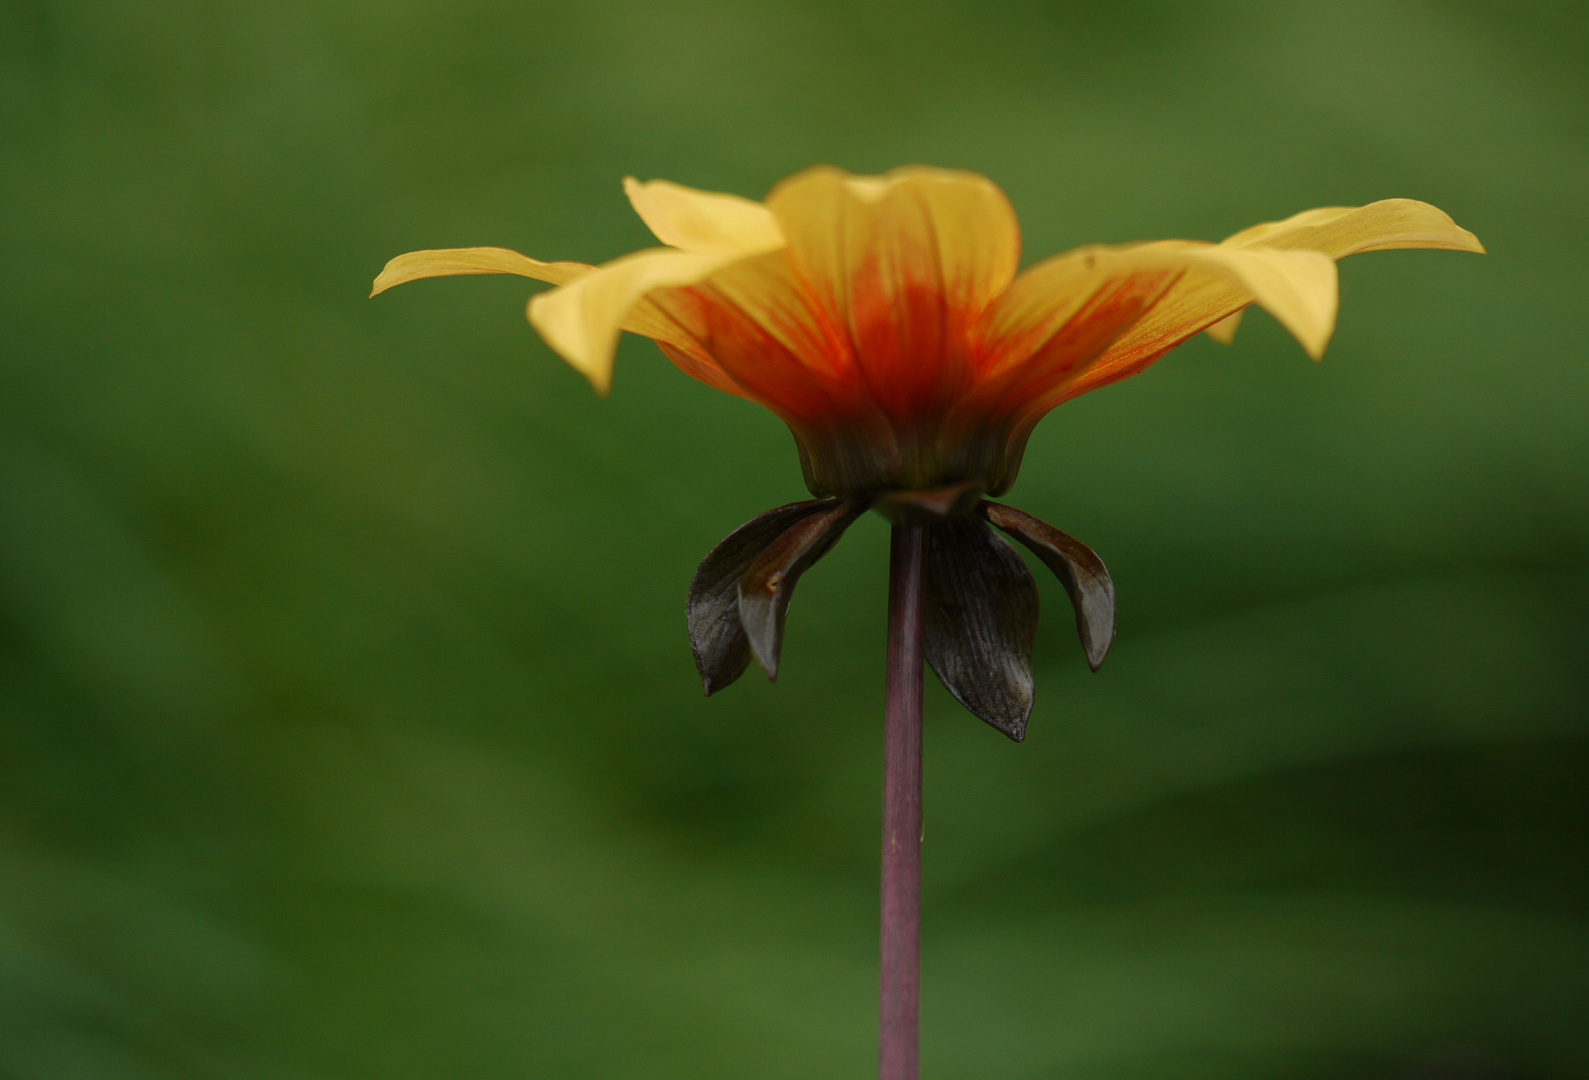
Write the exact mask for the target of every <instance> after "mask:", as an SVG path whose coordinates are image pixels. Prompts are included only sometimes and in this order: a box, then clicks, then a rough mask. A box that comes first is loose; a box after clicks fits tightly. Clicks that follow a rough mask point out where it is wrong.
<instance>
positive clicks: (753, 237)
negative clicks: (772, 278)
mask: <svg viewBox="0 0 1589 1080" xmlns="http://www.w3.org/2000/svg"><path fill="white" fill-rule="evenodd" d="M623 189H624V191H625V193H627V194H628V196H629V202H630V203H631V204H633V206H634V209H635V213H637V214H639V215H640V219H641V220H642V221H644V222H645V223H646V226H647V227H648V228H649V229H650V230H651V231H652V232H653V233H655V234H656V238H657V239H658V240H660V241H662V242H663V243H664V244H668V245H670V246H672V247H676V248H678V249H679V250H681V251H688V252H692V253H694V254H696V255H755V254H759V253H760V252H763V251H772V250H774V249H776V248H780V247H783V232H782V231H781V230H780V229H779V228H778V221H777V219H776V218H774V217H773V215H772V211H771V210H769V209H767V207H765V206H763V205H762V204H761V203H759V202H752V201H751V200H750V199H742V198H740V197H739V196H738V195H721V194H718V193H716V192H711V191H696V190H695V189H694V188H687V187H682V186H680V185H678V184H672V183H669V182H668V181H666V180H652V181H650V182H649V183H644V184H642V183H641V182H640V181H638V180H636V179H635V178H634V177H632V176H626V177H624V181H623Z"/></svg>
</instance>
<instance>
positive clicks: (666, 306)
mask: <svg viewBox="0 0 1589 1080" xmlns="http://www.w3.org/2000/svg"><path fill="white" fill-rule="evenodd" d="M646 303H647V304H650V305H654V306H655V307H656V309H657V311H658V312H660V313H662V314H663V315H665V316H666V317H668V318H669V319H671V320H672V321H673V322H674V323H675V324H676V325H677V326H678V327H679V328H680V329H681V331H682V332H683V333H685V334H687V335H689V338H690V339H691V340H692V341H694V342H697V343H698V347H699V349H700V351H701V353H702V354H703V355H705V356H708V357H710V358H711V360H712V361H713V363H714V364H715V365H716V366H717V368H718V369H720V370H721V371H722V372H723V373H725V375H726V376H727V377H728V378H729V379H731V380H732V381H733V382H734V384H735V385H737V386H738V387H740V388H741V390H742V391H743V392H744V393H745V394H746V396H748V397H750V398H752V399H753V400H755V401H758V402H760V403H761V404H763V405H765V406H766V407H767V408H769V409H771V410H772V411H773V412H775V413H777V414H778V415H779V416H780V417H782V418H783V419H784V420H785V421H786V422H787V423H789V424H790V425H791V426H792V427H795V428H801V427H806V426H811V425H816V426H823V425H831V424H835V423H846V424H855V423H862V422H864V423H867V424H869V425H871V426H875V425H876V423H877V422H878V421H880V420H881V414H880V413H879V412H878V410H877V406H876V404H875V402H874V401H873V399H872V397H871V395H870V393H869V391H868V388H867V386H866V383H865V380H864V379H863V378H861V377H860V373H859V371H858V365H857V362H856V360H855V357H854V354H853V350H852V348H851V346H850V343H849V339H848V337H847V336H846V335H845V334H844V332H843V330H842V329H841V328H840V327H838V326H836V325H835V324H834V322H833V320H832V318H831V316H830V314H829V313H828V312H827V310H826V308H825V307H824V305H823V304H822V303H821V301H820V300H819V298H817V297H816V296H815V295H814V293H813V291H812V289H811V286H810V285H809V283H807V282H806V280H805V279H804V278H803V277H802V276H801V275H800V274H799V272H798V271H797V270H796V269H795V267H794V266H793V264H792V262H791V261H790V259H789V256H788V253H787V252H786V251H772V252H766V253H764V254H761V255H755V256H751V257H750V258H745V259H737V260H735V261H734V262H733V263H732V264H730V265H727V266H724V267H723V268H721V269H719V270H718V271H716V272H715V273H713V274H712V275H711V276H710V277H709V278H708V279H706V280H703V281H701V282H699V283H697V284H695V285H692V286H688V287H685V288H679V289H660V290H658V291H656V292H654V293H652V294H651V296H650V297H648V298H647V300H646ZM862 417H867V418H868V419H866V420H865V421H863V420H862V419H861V418H862Z"/></svg>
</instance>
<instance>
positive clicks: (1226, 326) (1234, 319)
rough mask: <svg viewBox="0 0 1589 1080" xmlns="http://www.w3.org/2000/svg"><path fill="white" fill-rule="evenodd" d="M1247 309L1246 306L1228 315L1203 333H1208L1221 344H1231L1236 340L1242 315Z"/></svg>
mask: <svg viewBox="0 0 1589 1080" xmlns="http://www.w3.org/2000/svg"><path fill="white" fill-rule="evenodd" d="M1245 310H1246V309H1245V308H1244V309H1242V311H1238V312H1236V313H1235V314H1234V315H1226V316H1225V317H1224V318H1223V319H1221V320H1219V321H1218V322H1217V323H1215V324H1214V325H1213V326H1210V327H1209V328H1208V329H1207V330H1204V331H1203V333H1205V334H1207V335H1208V336H1209V337H1211V338H1213V339H1214V340H1215V341H1217V342H1219V343H1220V344H1221V345H1229V344H1230V343H1231V342H1233V341H1235V340H1236V331H1237V330H1239V329H1241V316H1242V313H1243V311H1245Z"/></svg>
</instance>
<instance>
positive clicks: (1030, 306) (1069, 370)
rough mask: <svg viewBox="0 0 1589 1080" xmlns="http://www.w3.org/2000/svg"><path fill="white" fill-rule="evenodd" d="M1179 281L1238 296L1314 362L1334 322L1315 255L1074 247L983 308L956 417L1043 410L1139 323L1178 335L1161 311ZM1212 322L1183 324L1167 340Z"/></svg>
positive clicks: (1329, 272)
mask: <svg viewBox="0 0 1589 1080" xmlns="http://www.w3.org/2000/svg"><path fill="white" fill-rule="evenodd" d="M1188 279H1192V280H1196V281H1201V282H1204V283H1210V284H1212V285H1213V286H1214V287H1215V288H1219V289H1223V290H1225V291H1226V292H1228V293H1230V294H1232V295H1233V296H1239V297H1240V298H1241V300H1240V302H1239V303H1236V304H1233V305H1231V307H1232V309H1234V308H1239V307H1240V306H1242V305H1243V304H1246V303H1251V302H1253V301H1254V300H1256V301H1257V302H1258V303H1259V304H1261V305H1263V306H1264V307H1265V308H1267V309H1268V310H1269V311H1270V312H1272V313H1273V314H1274V315H1275V317H1276V318H1277V319H1278V320H1279V321H1280V322H1281V323H1282V324H1283V325H1284V326H1285V327H1286V328H1287V329H1288V330H1290V331H1291V332H1292V334H1294V335H1295V336H1296V337H1297V339H1298V340H1299V341H1301V342H1302V345H1303V347H1304V348H1306V349H1307V350H1308V352H1309V354H1310V355H1313V356H1317V355H1319V354H1320V353H1322V351H1323V348H1324V345H1325V343H1326V342H1327V341H1328V340H1329V337H1330V332H1331V330H1332V329H1333V327H1334V324H1335V309H1336V277H1335V263H1334V262H1332V261H1331V260H1330V258H1329V257H1328V256H1327V255H1324V254H1321V253H1319V252H1316V251H1279V250H1274V249H1270V248H1250V249H1235V248H1225V247H1222V246H1219V245H1215V244H1199V243H1193V242H1190V241H1179V240H1169V241H1163V242H1160V243H1154V244H1139V245H1134V246H1129V247H1103V246H1096V247H1087V248H1080V249H1077V250H1076V251H1071V252H1067V253H1065V254H1063V255H1058V256H1055V257H1054V258H1052V259H1049V260H1046V261H1045V262H1042V263H1039V264H1038V265H1037V266H1034V267H1032V268H1031V269H1030V270H1028V271H1027V272H1026V273H1024V274H1022V275H1021V276H1020V278H1018V279H1017V280H1016V282H1015V283H1014V284H1013V285H1012V286H1011V287H1010V289H1009V290H1008V291H1007V292H1006V293H1005V294H1004V295H1003V296H1001V297H1000V298H999V299H998V301H997V302H996V303H995V304H994V305H993V307H991V308H990V309H989V310H988V313H987V315H986V316H985V317H984V319H983V322H982V324H981V325H980V326H979V327H978V337H979V340H980V344H979V365H980V367H981V370H982V377H981V379H980V380H979V385H978V387H977V390H976V391H975V393H974V394H973V395H972V396H971V397H969V398H968V399H967V405H966V407H965V411H967V412H968V413H972V414H974V413H976V412H977V411H979V410H991V411H993V412H996V413H1000V414H1002V413H1005V412H1006V411H1010V412H1021V413H1027V414H1034V413H1035V415H1041V414H1042V413H1043V412H1046V411H1048V409H1050V408H1052V407H1053V404H1054V403H1055V402H1054V401H1053V398H1054V396H1055V395H1056V394H1063V395H1064V396H1065V397H1069V396H1073V395H1071V394H1070V393H1069V391H1068V389H1067V387H1069V386H1070V385H1071V384H1072V383H1074V382H1076V381H1079V380H1086V379H1087V378H1090V377H1091V374H1092V371H1093V370H1095V368H1096V365H1098V364H1100V363H1101V362H1102V359H1101V358H1103V357H1107V356H1108V355H1110V354H1111V353H1112V352H1113V351H1114V350H1115V349H1116V348H1117V347H1118V342H1119V341H1121V340H1124V339H1125V338H1127V337H1131V336H1133V335H1137V334H1138V333H1139V331H1140V328H1141V327H1142V326H1143V325H1145V324H1148V323H1154V322H1161V323H1162V325H1163V327H1165V328H1166V329H1165V330H1163V331H1161V332H1162V333H1175V332H1180V331H1181V330H1182V328H1183V326H1184V324H1185V322H1186V321H1187V313H1186V312H1184V311H1181V310H1179V309H1177V308H1170V309H1168V310H1167V309H1166V305H1169V304H1171V303H1172V301H1174V300H1175V298H1176V297H1178V296H1184V295H1187V294H1186V291H1185V289H1184V283H1185V282H1186V281H1187V280H1188ZM1166 290H1168V291H1166ZM1192 295H1194V296H1195V295H1197V294H1195V293H1194V294H1192ZM1220 314H1228V311H1226V312H1221V313H1220ZM1214 321H1215V319H1214V318H1209V319H1206V320H1205V321H1204V322H1203V323H1202V324H1201V325H1193V326H1191V327H1189V328H1185V329H1184V332H1182V333H1181V336H1180V337H1179V338H1176V339H1175V343H1177V344H1178V343H1179V342H1180V341H1182V340H1184V339H1185V338H1186V337H1189V336H1190V335H1191V334H1193V333H1196V332H1197V331H1198V330H1202V329H1204V328H1205V327H1206V326H1208V325H1209V323H1212V322H1214ZM1169 347H1170V346H1168V345H1166V346H1165V349H1168V348H1169Z"/></svg>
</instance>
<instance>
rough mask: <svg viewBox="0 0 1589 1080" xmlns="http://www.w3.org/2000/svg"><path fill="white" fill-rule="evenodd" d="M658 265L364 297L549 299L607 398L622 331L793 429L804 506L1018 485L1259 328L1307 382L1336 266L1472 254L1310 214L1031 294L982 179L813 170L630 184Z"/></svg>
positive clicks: (1076, 254)
mask: <svg viewBox="0 0 1589 1080" xmlns="http://www.w3.org/2000/svg"><path fill="white" fill-rule="evenodd" d="M625 190H626V191H627V192H628V194H629V198H630V201H631V202H632V203H633V205H634V208H635V210H636V211H637V212H638V213H639V215H640V217H641V218H642V219H643V220H644V221H645V223H646V224H647V225H648V226H649V227H650V228H651V231H652V232H653V233H654V234H655V235H656V237H657V239H659V240H660V241H662V243H663V244H665V245H667V246H666V247H660V248H652V249H649V250H645V251H639V252H635V253H633V254H630V255H626V256H623V257H622V258H619V259H616V260H614V261H612V262H610V263H607V264H605V265H603V266H600V267H591V266H586V265H583V264H579V263H566V262H565V263H542V262H537V261H535V260H533V259H527V258H525V257H523V256H521V255H517V254H515V253H513V252H508V251H504V250H502V249H499V248H469V249H462V250H452V251H420V252H414V253H412V254H409V255H403V256H400V257H398V258H396V259H394V260H392V262H391V263H389V264H388V265H387V267H386V269H385V271H384V272H383V273H382V274H381V276H380V277H379V278H378V279H377V280H376V283H375V291H376V292H381V291H382V290H384V289H386V288H389V287H391V286H392V285H396V284H399V283H401V282H405V281H411V280H414V279H415V278H421V277H434V276H439V275H446V274H493V273H510V274H522V275H524V276H526V277H532V278H537V279H539V280H542V281H549V282H552V283H553V284H555V285H558V286H560V288H557V289H555V290H552V291H550V292H547V293H543V294H542V295H540V296H537V297H535V298H534V299H533V300H532V301H531V302H530V307H529V317H530V321H531V322H532V323H533V324H534V325H535V327H536V329H538V330H539V331H540V332H541V334H542V336H543V337H544V338H545V339H546V341H547V343H548V344H550V345H551V346H552V348H553V349H555V350H556V351H557V352H558V353H559V354H560V355H562V356H563V358H564V359H566V360H567V361H568V362H569V363H570V364H571V365H573V366H574V367H575V368H576V369H578V370H579V371H580V372H581V373H583V374H584V375H585V376H586V377H587V378H588V379H589V380H590V382H591V384H592V385H593V386H595V388H596V390H597V392H598V393H603V394H604V393H606V392H607V391H608V389H609V387H610V386H611V383H612V368H613V356H614V353H615V352H616V349H617V343H618V338H619V334H620V331H622V330H628V331H631V332H633V333H637V334H640V335H643V336H645V337H649V338H652V339H653V340H654V341H656V342H657V344H658V345H659V346H661V348H662V351H663V352H664V353H666V354H667V356H668V358H669V359H671V360H672V361H673V362H674V363H675V364H676V365H677V366H678V367H679V368H680V369H681V370H683V371H684V373H685V374H687V375H690V376H691V377H693V378H696V379H699V380H700V381H702V382H704V383H706V384H708V385H710V386H713V387H716V388H718V389H720V390H724V391H726V392H728V393H731V394H737V395H739V396H742V397H746V398H749V399H751V400H753V401H756V402H759V403H761V404H762V405H765V406H766V407H767V408H769V409H771V410H772V411H773V412H775V413H777V414H778V416H779V417H780V418H782V419H783V421H784V422H785V423H786V424H788V425H789V428H790V430H791V431H792V432H793V433H794V436H795V440H796V442H797V443H798V444H799V447H800V451H801V461H802V465H803V466H804V470H805V475H806V482H807V485H808V486H809V487H810V488H811V491H812V494H814V495H818V496H827V495H838V496H844V497H856V496H861V495H867V494H874V493H877V492H882V491H888V490H901V489H904V490H911V489H924V488H934V487H939V486H943V485H946V484H953V483H958V482H965V481H970V482H975V483H977V484H978V485H979V486H980V487H982V488H983V489H984V490H985V491H987V492H989V493H993V494H998V493H1000V492H1003V491H1005V490H1006V489H1008V487H1009V486H1010V485H1011V484H1012V483H1013V482H1014V480H1015V474H1016V471H1017V469H1018V468H1019V466H1020V460H1021V455H1022V451H1023V449H1024V447H1025V445H1026V440H1027V437H1028V436H1029V435H1030V434H1031V431H1032V429H1033V427H1034V426H1035V425H1036V424H1037V422H1038V421H1039V420H1040V419H1041V418H1042V417H1043V416H1044V415H1045V414H1046V413H1047V412H1048V411H1049V410H1051V409H1053V408H1054V407H1055V406H1056V405H1059V404H1061V403H1063V402H1065V401H1068V400H1070V399H1071V398H1074V397H1077V396H1079V395H1081V394H1085V393H1087V392H1088V391H1091V390H1096V389H1098V388H1099V387H1102V386H1106V385H1108V384H1109V383H1112V382H1118V381H1119V380H1121V379H1124V378H1127V377H1129V376H1131V375H1135V374H1137V373H1138V372H1140V371H1142V370H1144V369H1145V368H1147V367H1148V366H1149V365H1150V364H1152V363H1154V362H1155V361H1156V360H1158V359H1159V358H1160V357H1161V356H1163V355H1164V354H1165V353H1166V352H1168V351H1169V350H1171V349H1173V348H1174V347H1175V346H1177V345H1179V344H1181V343H1182V342H1183V341H1185V340H1187V339H1188V338H1190V337H1192V336H1193V335H1195V334H1197V333H1198V332H1200V331H1203V330H1210V329H1212V330H1213V332H1214V333H1215V335H1216V336H1218V337H1220V338H1221V339H1222V340H1225V341H1228V340H1229V339H1230V336H1231V335H1232V334H1233V333H1234V331H1235V323H1236V320H1237V318H1238V317H1239V315H1240V312H1241V311H1242V309H1243V308H1245V307H1247V306H1248V305H1249V304H1253V303H1256V304H1258V305H1259V306H1261V307H1263V308H1265V309H1266V310H1268V311H1269V312H1270V313H1271V314H1272V315H1274V316H1275V318H1276V319H1278V320H1279V321H1280V322H1281V324H1283V325H1284V326H1285V328H1286V329H1287V330H1289V331H1290V332H1291V333H1292V334H1293V335H1294V336H1295V337H1296V339H1297V340H1298V341H1299V342H1300V343H1301V344H1302V347H1303V348H1304V349H1305V350H1306V351H1307V353H1308V355H1310V356H1312V357H1314V358H1315V359H1317V358H1318V357H1320V356H1322V355H1323V352H1324V348H1325V345H1326V344H1327V343H1328V341H1329V338H1330V334H1331V332H1332V330H1333V329H1334V325H1335V312H1336V273H1335V265H1334V261H1335V260H1336V259H1339V258H1341V257H1343V256H1346V255H1352V254H1356V253H1358V252H1364V251H1380V250H1385V249H1387V248H1405V247H1425V248H1449V249H1453V250H1459V251H1482V250H1483V248H1482V246H1481V245H1480V244H1479V242H1478V240H1477V239H1476V238H1475V237H1474V236H1473V234H1471V233H1469V232H1467V231H1466V230H1464V229H1461V228H1458V227H1457V226H1456V225H1455V224H1454V223H1453V222H1452V221H1451V219H1450V218H1449V217H1447V216H1446V215H1445V214H1444V213H1442V212H1441V211H1439V210H1437V209H1435V208H1434V207H1432V206H1429V205H1428V204H1426V203H1420V202H1413V201H1411V200H1406V199H1391V200H1387V201H1384V202H1378V203H1373V204H1371V205H1369V206H1364V207H1360V208H1356V209H1352V208H1341V207H1330V208H1324V209H1318V210H1309V211H1305V212H1304V213H1301V214H1298V215H1296V216H1295V217H1292V218H1289V219H1287V220H1285V221H1280V222H1273V223H1269V224H1264V225H1258V226H1255V227H1253V228H1251V229H1247V230H1244V231H1243V232H1240V233H1237V234H1236V235H1235V236H1232V237H1230V238H1229V239H1227V240H1225V241H1224V242H1222V243H1219V244H1211V243H1198V242H1193V241H1185V240H1171V241H1160V242H1157V243H1144V244H1129V245H1121V246H1103V245H1093V246H1088V247H1083V248H1078V249H1076V250H1074V251H1069V252H1066V253H1064V254H1061V255H1056V256H1054V257H1052V258H1049V259H1046V260H1044V261H1042V262H1039V263H1037V264H1036V265H1034V266H1031V267H1029V268H1028V269H1027V270H1026V271H1024V272H1018V270H1019V263H1020V254H1021V251H1020V230H1019V227H1018V225H1017V223H1016V219H1015V213H1014V211H1013V210H1012V209H1011V207H1010V204H1009V200H1008V199H1006V198H1005V196H1004V193H1003V192H1002V191H1001V190H999V188H998V187H997V186H996V185H994V184H993V183H992V182H991V181H989V180H987V179H985V178H983V177H981V176H977V175H975V174H972V173H965V172H954V171H949V170H943V169H929V168H920V167H912V168H905V169H898V170H895V171H894V172H891V173H889V174H887V175H886V176H881V177H875V176H851V175H848V174H846V173H843V172H841V171H839V170H837V169H832V168H817V169H811V170H809V171H807V172H804V173H800V174H799V175H797V176H794V177H792V178H790V179H789V180H786V181H784V182H783V183H781V184H779V185H778V186H777V187H776V188H774V189H773V191H772V193H771V194H770V195H769V196H768V197H767V200H766V202H765V203H757V202H752V201H750V200H748V199H742V198H738V197H736V196H733V195H720V194H710V193H706V192H700V191H693V190H691V189H689V188H684V187H680V186H678V185H675V184H670V183H668V182H666V181H660V180H659V181H652V182H650V183H644V184H642V183H638V182H636V181H634V180H632V179H631V180H628V181H626V182H625Z"/></svg>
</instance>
